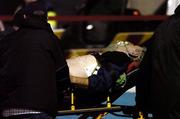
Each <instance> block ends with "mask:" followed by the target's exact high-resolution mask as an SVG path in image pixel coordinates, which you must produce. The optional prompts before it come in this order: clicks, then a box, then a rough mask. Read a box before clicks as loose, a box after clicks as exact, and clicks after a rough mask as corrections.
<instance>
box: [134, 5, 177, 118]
mask: <svg viewBox="0 0 180 119" xmlns="http://www.w3.org/2000/svg"><path fill="white" fill-rule="evenodd" d="M140 71H141V73H140V77H139V79H138V82H137V105H138V106H139V108H140V109H143V110H145V111H151V112H154V113H163V114H166V112H175V113H176V114H177V115H179V116H180V6H178V8H177V9H176V11H175V14H174V15H173V16H171V17H169V18H168V19H167V20H166V21H164V22H163V23H162V24H161V25H160V26H159V27H158V28H157V30H156V31H155V33H154V35H153V37H152V38H151V40H150V42H149V47H148V48H147V53H146V55H145V57H144V60H143V62H142V64H141V66H140ZM175 113H174V115H176V114H175ZM172 119H173V118H172Z"/></svg>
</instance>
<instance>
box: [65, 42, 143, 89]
mask: <svg viewBox="0 0 180 119" xmlns="http://www.w3.org/2000/svg"><path fill="white" fill-rule="evenodd" d="M144 52H145V48H142V47H140V46H137V45H133V44H132V43H130V42H127V41H119V42H117V43H114V44H110V45H109V46H108V47H107V48H105V49H104V50H103V51H102V52H100V53H93V54H88V55H83V56H78V57H75V58H70V59H67V60H66V61H67V63H68V66H69V71H70V79H71V83H72V84H73V85H75V86H78V87H84V88H87V89H89V90H91V91H98V92H107V91H108V90H109V89H110V88H111V87H112V86H113V85H114V84H115V83H116V84H119V85H121V84H123V82H124V81H123V80H124V79H123V78H122V77H123V75H126V74H127V73H129V72H130V71H132V70H133V69H136V68H137V67H138V65H139V63H140V62H141V60H142V57H143V55H144Z"/></svg>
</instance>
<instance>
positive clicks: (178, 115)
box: [153, 110, 180, 119]
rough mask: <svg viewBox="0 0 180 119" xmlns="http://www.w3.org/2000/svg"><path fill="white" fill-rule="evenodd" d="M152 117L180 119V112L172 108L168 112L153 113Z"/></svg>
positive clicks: (156, 118)
mask: <svg viewBox="0 0 180 119" xmlns="http://www.w3.org/2000/svg"><path fill="white" fill-rule="evenodd" d="M153 119H180V112H179V111H175V110H172V111H170V112H162V113H154V114H153Z"/></svg>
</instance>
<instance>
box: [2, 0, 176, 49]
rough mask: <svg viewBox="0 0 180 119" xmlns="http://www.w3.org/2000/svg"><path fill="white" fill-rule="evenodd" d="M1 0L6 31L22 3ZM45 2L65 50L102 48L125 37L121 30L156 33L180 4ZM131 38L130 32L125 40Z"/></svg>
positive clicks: (151, 0) (166, 0)
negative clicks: (159, 26) (157, 28)
mask: <svg viewBox="0 0 180 119" xmlns="http://www.w3.org/2000/svg"><path fill="white" fill-rule="evenodd" d="M0 1H1V3H0V20H1V21H0V27H1V31H3V30H5V29H7V27H8V23H9V22H10V18H11V17H10V16H12V15H13V14H14V13H15V11H16V10H17V9H18V8H19V7H20V6H21V5H22V0H0ZM44 1H46V6H47V8H48V16H49V23H50V24H51V27H52V28H53V30H54V32H55V34H56V35H58V37H59V38H60V42H61V45H62V47H63V49H64V50H68V49H77V48H103V47H106V46H107V45H108V44H109V43H110V42H111V41H112V40H113V39H114V38H119V39H120V40H122V38H121V36H119V34H120V33H124V32H125V33H126V32H130V33H131V32H153V31H154V30H155V28H156V27H157V26H158V25H159V24H160V23H161V22H162V21H163V20H165V19H166V16H167V15H172V14H173V12H174V9H175V8H176V7H177V5H178V4H179V0H44ZM90 16H91V17H90ZM2 25H4V28H3V27H2ZM142 36H144V34H141V35H139V36H135V37H136V38H135V39H138V40H142ZM124 37H125V36H123V38H124ZM128 37H131V34H127V36H126V38H124V39H125V40H127V39H129V38H128ZM132 37H134V36H132ZM119 39H118V40H119ZM130 39H132V38H130ZM133 39H134V38H133ZM135 42H137V41H135ZM138 43H139V41H138Z"/></svg>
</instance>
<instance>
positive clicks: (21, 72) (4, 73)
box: [0, 19, 70, 114]
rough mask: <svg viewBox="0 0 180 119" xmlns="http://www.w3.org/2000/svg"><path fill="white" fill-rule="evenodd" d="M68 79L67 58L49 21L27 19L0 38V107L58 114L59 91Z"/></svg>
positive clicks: (65, 86)
mask: <svg viewBox="0 0 180 119" xmlns="http://www.w3.org/2000/svg"><path fill="white" fill-rule="evenodd" d="M69 81H70V80H69V70H68V67H67V63H66V60H65V58H64V56H63V53H62V51H61V48H60V46H59V44H58V39H57V37H55V35H54V34H53V31H52V30H51V28H50V26H49V24H47V22H45V21H40V20H39V21H38V20H37V19H36V20H35V19H31V20H28V21H26V23H24V24H23V25H22V28H20V29H19V30H18V31H16V32H13V33H11V34H10V35H8V36H7V37H5V39H3V40H1V41H0V106H1V109H5V108H30V109H34V110H40V111H44V112H48V113H51V114H52V113H55V112H56V110H57V100H58V99H57V97H58V94H61V92H62V90H64V89H65V88H67V86H68V84H69ZM61 98H62V97H61Z"/></svg>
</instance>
